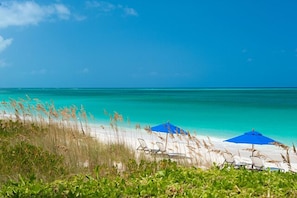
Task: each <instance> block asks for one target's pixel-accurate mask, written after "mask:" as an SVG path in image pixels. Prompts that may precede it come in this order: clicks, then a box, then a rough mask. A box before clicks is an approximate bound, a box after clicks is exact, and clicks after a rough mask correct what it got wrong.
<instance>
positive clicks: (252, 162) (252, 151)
mask: <svg viewBox="0 0 297 198" xmlns="http://www.w3.org/2000/svg"><path fill="white" fill-rule="evenodd" d="M252 157H254V144H252ZM252 169H254V163H253V162H252Z"/></svg>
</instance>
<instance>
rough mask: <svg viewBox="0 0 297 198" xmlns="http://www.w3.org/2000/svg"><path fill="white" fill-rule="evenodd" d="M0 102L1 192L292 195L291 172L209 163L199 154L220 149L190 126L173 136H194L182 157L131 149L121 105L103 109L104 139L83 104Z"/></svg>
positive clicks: (295, 183)
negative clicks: (97, 134) (105, 118)
mask: <svg viewBox="0 0 297 198" xmlns="http://www.w3.org/2000/svg"><path fill="white" fill-rule="evenodd" d="M1 104H2V107H1V109H2V108H3V107H5V111H4V110H3V111H2V116H1V119H0V197H296V196H297V177H296V175H295V174H294V173H293V172H281V171H269V170H267V171H255V170H254V171H251V170H248V169H245V168H234V167H233V166H228V165H225V166H219V165H216V164H212V163H211V161H209V160H205V159H204V158H205V157H208V155H209V156H210V153H211V152H215V153H218V154H220V152H221V151H216V150H212V143H211V142H210V141H205V140H198V139H197V138H196V137H195V136H192V135H191V134H190V133H188V134H187V136H179V137H177V138H187V140H188V141H192V142H193V144H192V145H188V147H189V150H190V153H189V155H190V158H187V159H186V160H184V159H182V160H173V159H167V158H160V157H156V156H154V157H151V156H150V155H146V154H141V155H136V151H135V150H136V148H131V147H130V146H129V145H128V144H126V142H125V137H124V136H123V135H122V134H121V133H120V131H121V130H120V129H119V127H120V126H119V122H122V121H123V116H122V115H121V114H120V113H117V112H114V113H111V114H110V113H108V112H105V114H106V115H107V116H108V117H109V119H110V128H111V130H110V131H109V133H110V134H109V135H111V136H110V137H111V138H112V139H109V140H108V139H107V140H106V139H101V138H100V137H94V136H92V134H91V133H90V127H89V116H88V115H87V113H86V112H85V110H84V108H83V107H80V108H77V107H74V106H72V107H63V108H56V107H55V106H54V105H53V104H43V103H42V102H41V101H39V100H37V99H31V98H29V97H27V98H26V99H20V100H12V99H11V100H10V101H4V102H2V103H1ZM102 127H103V126H102ZM135 128H136V130H139V129H140V125H137V126H136V127H135ZM148 133H152V132H151V131H149V130H148ZM152 135H153V134H152ZM162 138H163V137H162V136H160V141H161V139H162ZM169 138H173V137H169ZM163 139H164V138H163ZM112 140H113V141H112ZM176 146H177V147H178V146H179V145H178V144H177V145H176ZM199 149H200V150H201V149H204V151H206V152H204V153H206V154H205V155H203V154H202V153H201V152H199ZM285 157H286V156H284V158H285ZM287 160H288V159H287Z"/></svg>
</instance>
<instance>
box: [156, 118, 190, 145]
mask: <svg viewBox="0 0 297 198" xmlns="http://www.w3.org/2000/svg"><path fill="white" fill-rule="evenodd" d="M151 130H152V131H155V132H162V133H167V135H166V143H165V149H166V148H167V139H168V134H169V133H170V134H184V135H187V134H188V133H187V132H186V131H185V130H183V129H181V128H179V127H177V126H174V125H173V124H170V123H169V122H167V123H164V124H159V125H157V126H154V127H151Z"/></svg>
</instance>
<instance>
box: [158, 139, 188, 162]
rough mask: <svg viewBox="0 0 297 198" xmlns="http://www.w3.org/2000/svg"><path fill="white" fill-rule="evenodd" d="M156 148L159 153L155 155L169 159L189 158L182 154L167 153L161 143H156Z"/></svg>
mask: <svg viewBox="0 0 297 198" xmlns="http://www.w3.org/2000/svg"><path fill="white" fill-rule="evenodd" d="M156 145H157V147H158V148H159V151H158V152H157V153H156V154H161V155H165V156H167V157H169V158H175V159H177V158H189V157H187V156H186V154H184V153H168V152H167V151H166V149H165V146H164V144H163V143H162V142H156Z"/></svg>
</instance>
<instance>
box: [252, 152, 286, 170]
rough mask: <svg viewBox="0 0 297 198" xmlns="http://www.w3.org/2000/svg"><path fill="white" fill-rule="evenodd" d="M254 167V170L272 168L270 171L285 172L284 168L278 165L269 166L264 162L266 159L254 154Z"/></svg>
mask: <svg viewBox="0 0 297 198" xmlns="http://www.w3.org/2000/svg"><path fill="white" fill-rule="evenodd" d="M251 160H252V169H253V170H259V171H262V170H270V171H282V172H284V169H282V168H280V167H277V166H267V165H266V164H265V162H264V160H263V159H262V158H260V157H258V156H252V157H251Z"/></svg>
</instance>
